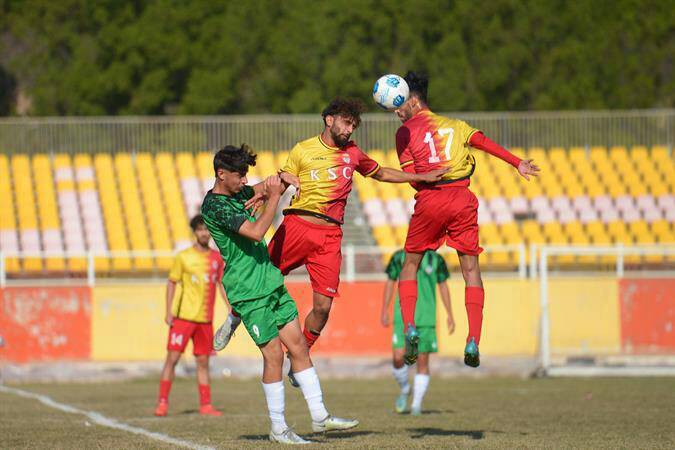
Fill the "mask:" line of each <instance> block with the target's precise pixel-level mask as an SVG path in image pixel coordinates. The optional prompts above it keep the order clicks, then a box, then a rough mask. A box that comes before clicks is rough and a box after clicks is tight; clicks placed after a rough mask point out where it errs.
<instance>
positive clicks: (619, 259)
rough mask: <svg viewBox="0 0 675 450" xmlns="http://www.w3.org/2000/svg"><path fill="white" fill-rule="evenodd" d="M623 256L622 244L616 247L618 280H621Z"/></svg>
mask: <svg viewBox="0 0 675 450" xmlns="http://www.w3.org/2000/svg"><path fill="white" fill-rule="evenodd" d="M623 255H624V248H623V244H617V246H616V276H617V277H618V278H623V269H624V267H623Z"/></svg>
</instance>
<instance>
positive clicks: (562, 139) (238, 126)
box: [0, 108, 675, 153]
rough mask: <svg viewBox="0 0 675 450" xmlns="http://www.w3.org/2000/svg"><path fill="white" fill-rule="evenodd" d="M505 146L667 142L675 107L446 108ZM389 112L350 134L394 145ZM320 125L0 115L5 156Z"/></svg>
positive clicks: (295, 120)
mask: <svg viewBox="0 0 675 450" xmlns="http://www.w3.org/2000/svg"><path fill="white" fill-rule="evenodd" d="M442 114H444V115H448V116H452V117H457V118H460V119H463V120H465V121H467V122H469V123H470V124H471V125H473V126H475V127H476V128H479V129H481V130H483V131H485V133H486V134H488V135H489V136H490V137H491V138H492V139H493V140H495V141H496V142H499V143H500V144H502V145H504V146H506V147H523V148H529V147H544V148H548V147H567V148H569V147H586V148H590V147H592V146H606V147H612V146H633V145H644V146H648V147H651V146H655V145H659V146H666V147H668V148H669V149H670V150H671V151H672V143H673V140H674V139H673V138H674V136H675V109H672V108H671V109H652V110H625V111H541V112H450V113H442ZM399 125H400V122H399V121H398V119H397V118H396V117H395V116H394V115H393V114H384V113H372V114H365V115H364V116H363V121H362V124H361V126H360V127H359V129H358V130H357V131H356V132H355V134H354V138H355V140H356V141H357V142H358V143H359V145H360V146H361V147H362V148H364V149H367V150H370V149H378V148H379V149H389V148H393V147H394V134H395V132H396V129H397V128H398V127H399ZM322 127H323V123H322V120H321V116H320V115H319V114H318V113H317V114H297V115H240V116H236V115H233V116H159V117H147V116H143V117H133V116H124V117H44V118H3V119H0V149H1V150H0V151H2V152H5V153H98V152H114V151H127V152H137V151H143V152H154V151H169V152H178V151H204V150H209V149H211V150H213V149H216V148H219V147H221V146H223V145H225V144H240V143H242V142H246V143H248V144H250V145H252V146H253V148H255V149H258V150H274V151H277V150H288V149H290V148H291V147H292V146H293V145H294V144H295V143H296V142H298V141H299V140H301V139H304V138H306V137H309V136H312V135H315V134H317V133H318V132H319V131H320V130H321V129H322Z"/></svg>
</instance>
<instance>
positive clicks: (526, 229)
mask: <svg viewBox="0 0 675 450" xmlns="http://www.w3.org/2000/svg"><path fill="white" fill-rule="evenodd" d="M521 229H522V234H523V238H524V239H525V240H526V241H527V243H528V244H543V243H545V242H546V239H544V236H543V234H542V230H541V225H540V224H539V223H538V222H537V221H536V220H526V221H524V222H523V224H522V226H521Z"/></svg>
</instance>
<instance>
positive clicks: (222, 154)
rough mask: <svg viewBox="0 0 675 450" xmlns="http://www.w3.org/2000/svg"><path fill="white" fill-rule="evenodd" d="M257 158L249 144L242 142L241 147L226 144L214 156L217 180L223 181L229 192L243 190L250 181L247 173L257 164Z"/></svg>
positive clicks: (214, 169)
mask: <svg viewBox="0 0 675 450" xmlns="http://www.w3.org/2000/svg"><path fill="white" fill-rule="evenodd" d="M255 159H256V154H255V153H253V149H252V148H251V147H249V146H248V145H247V144H241V147H235V146H234V145H226V146H225V147H223V148H221V149H220V150H218V153H216V156H214V157H213V171H214V172H215V174H216V181H217V182H220V183H222V184H223V187H224V188H225V189H226V190H227V191H228V192H231V193H237V192H239V191H241V188H243V187H244V186H245V185H246V183H247V182H248V180H247V179H246V174H247V173H248V168H249V166H255Z"/></svg>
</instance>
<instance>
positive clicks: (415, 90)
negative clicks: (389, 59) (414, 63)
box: [403, 70, 429, 103]
mask: <svg viewBox="0 0 675 450" xmlns="http://www.w3.org/2000/svg"><path fill="white" fill-rule="evenodd" d="M403 79H404V80H405V82H406V83H408V88H409V89H410V93H411V94H415V96H416V97H417V98H419V99H420V100H421V101H423V102H424V103H427V90H428V89H429V77H428V76H426V74H423V73H418V72H413V71H411V70H409V71H408V73H406V74H405V76H404V77H403Z"/></svg>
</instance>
